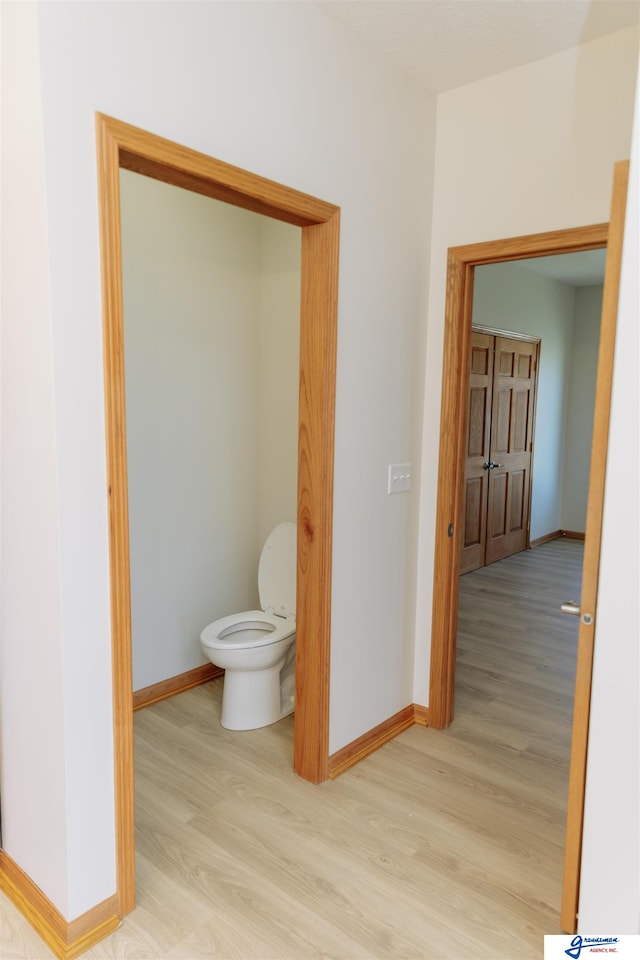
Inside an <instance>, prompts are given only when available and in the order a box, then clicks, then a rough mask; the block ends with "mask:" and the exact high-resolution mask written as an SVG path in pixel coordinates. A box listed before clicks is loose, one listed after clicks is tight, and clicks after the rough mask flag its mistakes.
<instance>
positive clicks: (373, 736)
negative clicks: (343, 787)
mask: <svg viewBox="0 0 640 960" xmlns="http://www.w3.org/2000/svg"><path fill="white" fill-rule="evenodd" d="M414 723H415V713H414V705H413V704H409V706H408V707H404V709H403V710H399V711H398V712H397V713H394V715H393V716H392V717H389V718H388V720H383V721H382V723H379V724H378V725H377V727H373V729H371V730H369V731H368V732H367V733H363V734H362V736H361V737H358V739H357V740H353V741H352V742H351V743H348V744H347V745H346V746H345V747H342V749H341V750H338V751H337V752H336V753H332V754H331V756H330V757H329V776H330V777H331V779H332V780H335V778H336V777H339V776H340V774H341V773H344V772H345V770H348V769H349V767H353V766H355V764H356V763H360V761H361V760H364V758H365V757H368V756H369V754H371V753H373V752H374V751H375V750H378V749H379V747H382V746H384V744H385V743H388V742H389V740H393V738H394V737H397V736H398V734H399V733H402V731H403V730H406V729H407V728H408V727H412V726H413V725H414Z"/></svg>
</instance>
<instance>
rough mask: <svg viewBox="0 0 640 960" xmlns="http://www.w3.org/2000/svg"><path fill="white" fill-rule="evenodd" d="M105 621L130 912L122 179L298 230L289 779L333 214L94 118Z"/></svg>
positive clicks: (311, 560)
mask: <svg viewBox="0 0 640 960" xmlns="http://www.w3.org/2000/svg"><path fill="white" fill-rule="evenodd" d="M96 127H97V130H96V132H97V148H98V188H99V201H100V233H101V259H102V296H103V326H104V356H105V407H106V435H107V473H108V511H109V548H110V580H111V618H112V662H113V710H114V775H115V808H116V884H117V896H118V901H119V913H120V915H121V916H122V915H123V914H125V913H128V912H130V911H131V910H132V909H133V908H134V906H135V847H134V805H133V703H132V658H131V594H130V564H129V520H128V490H127V454H126V416H125V398H124V347H123V306H122V258H121V231H120V182H119V178H120V169H121V168H124V169H126V170H130V171H132V172H135V173H140V174H143V175H145V176H148V177H151V178H153V179H156V180H160V181H163V182H164V183H167V184H172V185H174V186H179V187H183V188H185V189H187V190H191V191H193V192H195V193H200V194H202V195H204V196H208V197H212V198H214V199H216V200H222V201H225V202H227V203H231V204H233V205H235V206H238V207H242V208H244V209H245V210H251V211H253V212H255V213H260V214H263V215H265V216H268V217H272V218H274V219H276V220H281V221H284V222H286V223H290V224H294V225H296V226H299V227H301V228H302V246H301V298H300V300H301V306H300V361H299V363H300V366H299V414H298V479H297V518H296V519H297V587H296V710H295V720H294V761H293V765H294V770H295V771H296V773H298V774H299V775H300V776H301V777H303V778H304V779H306V780H309V781H311V782H313V783H319V782H321V781H322V780H325V779H326V778H327V775H328V747H329V645H330V622H331V559H332V508H333V449H334V423H335V369H336V331H337V292H338V245H339V223H340V210H339V208H338V207H336V206H334V205H333V204H329V203H326V202H325V201H322V200H318V199H316V198H314V197H311V196H308V195H307V194H303V193H300V192H298V191H296V190H292V189H290V188H288V187H285V186H283V185H281V184H278V183H274V182H273V181H270V180H266V179H264V178H262V177H259V176H256V175H255V174H252V173H249V172H247V171H245V170H241V169H239V168H238V167H233V166H230V165H229V164H225V163H222V162H221V161H219V160H215V159H213V158H212V157H209V156H206V155H205V154H202V153H198V152H196V151H193V150H190V149H188V148H186V147H184V146H181V145H180V144H176V143H174V142H172V141H169V140H165V139H163V138H161V137H156V136H154V135H153V134H150V133H148V132H146V131H144V130H140V129H138V128H136V127H133V126H131V125H129V124H126V123H123V122H121V121H118V120H115V119H113V118H110V117H107V116H104V115H103V114H97V116H96Z"/></svg>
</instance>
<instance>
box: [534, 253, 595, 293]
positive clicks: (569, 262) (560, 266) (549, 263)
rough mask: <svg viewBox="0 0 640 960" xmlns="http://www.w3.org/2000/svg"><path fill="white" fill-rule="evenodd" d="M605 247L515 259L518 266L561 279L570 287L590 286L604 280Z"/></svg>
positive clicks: (544, 275) (554, 278)
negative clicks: (550, 255) (551, 255)
mask: <svg viewBox="0 0 640 960" xmlns="http://www.w3.org/2000/svg"><path fill="white" fill-rule="evenodd" d="M606 258H607V251H606V249H604V248H603V249H601V250H583V251H582V252H581V253H561V254H558V255H557V256H554V257H534V258H532V259H529V260H518V261H516V262H517V264H518V266H520V267H526V268H527V269H528V270H533V272H534V273H540V274H542V276H543V277H550V278H551V279H552V280H561V281H562V282H563V283H569V284H571V286H572V287H592V286H594V285H595V284H596V283H603V282H604V265H605V260H606Z"/></svg>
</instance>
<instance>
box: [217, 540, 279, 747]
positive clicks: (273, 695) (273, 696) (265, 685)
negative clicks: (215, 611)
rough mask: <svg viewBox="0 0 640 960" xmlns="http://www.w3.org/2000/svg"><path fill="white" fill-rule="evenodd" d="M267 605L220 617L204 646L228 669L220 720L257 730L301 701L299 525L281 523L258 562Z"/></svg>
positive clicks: (260, 590) (232, 727) (261, 590)
mask: <svg viewBox="0 0 640 960" xmlns="http://www.w3.org/2000/svg"><path fill="white" fill-rule="evenodd" d="M258 593H259V596H260V604H261V606H262V609H261V610H247V611H245V612H244V613H234V614H231V616H228V617H222V619H220V620H214V621H213V623H210V624H209V625H208V626H207V627H205V628H204V630H203V631H202V633H201V634H200V643H201V645H202V650H203V652H204V654H205V656H206V657H208V658H209V660H210V661H211V663H213V664H215V666H217V667H223V668H224V671H225V675H224V686H223V690H222V713H221V717H220V723H221V724H222V726H223V727H226V728H227V729H228V730H255V729H256V728H257V727H266V726H267V725H268V724H270V723H275V722H276V721H277V720H281V719H282V718H283V717H286V716H288V715H289V714H290V713H293V709H294V706H295V639H296V612H295V610H296V608H295V602H296V525H295V523H280V524H278V526H277V527H275V528H274V529H273V530H272V531H271V533H270V534H269V536H268V537H267V539H266V541H265V545H264V547H263V548H262V553H261V555H260V563H259V564H258Z"/></svg>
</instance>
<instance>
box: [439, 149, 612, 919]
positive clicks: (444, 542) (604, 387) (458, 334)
mask: <svg viewBox="0 0 640 960" xmlns="http://www.w3.org/2000/svg"><path fill="white" fill-rule="evenodd" d="M627 179H628V162H621V163H618V164H616V166H615V172H614V181H613V192H612V203H611V219H610V223H609V224H596V225H593V226H587V227H581V228H576V229H572V230H562V231H556V232H553V233H546V234H535V235H531V236H525V237H516V238H510V239H506V240H502V241H492V242H488V243H480V244H474V245H469V246H464V247H455V248H451V249H450V250H449V256H448V277H447V290H448V297H447V304H446V318H445V347H444V360H443V388H442V414H441V431H440V459H439V483H438V500H437V519H436V543H435V565H434V566H435V574H434V600H433V619H432V648H431V667H430V711H431V720H432V725H433V726H435V727H439V728H441V729H442V728H444V727H446V726H448V725H449V724H450V723H451V721H452V720H453V707H454V688H455V654H456V631H457V610H458V591H459V559H460V530H461V525H462V523H461V517H462V514H461V511H462V502H463V501H462V493H463V479H464V472H463V465H464V440H465V434H466V406H467V402H466V397H467V392H468V371H469V356H470V343H471V327H472V318H471V314H472V306H473V285H474V271H475V268H476V267H478V266H480V265H482V264H495V263H500V262H506V261H513V260H523V259H525V258H533V257H544V256H553V255H556V254H561V253H572V252H578V251H581V250H595V249H598V248H602V247H606V248H607V261H606V271H605V282H604V293H603V309H602V320H601V332H600V344H599V351H598V376H597V386H596V400H595V413H594V429H593V443H592V451H591V463H590V477H589V496H588V506H587V521H586V533H585V554H584V569H583V580H582V596H581V606H582V611H583V614H582V617H581V622H580V627H579V635H578V654H577V668H576V685H575V697H574V714H573V726H572V743H571V761H570V771H569V795H568V802H567V829H566V838H565V867H564V885H563V897H562V909H561V924H562V928H563V929H564V930H567V931H568V932H574V931H575V929H576V917H577V904H578V890H579V871H580V854H581V847H582V820H583V809H584V785H585V774H586V751H587V740H588V722H589V704H590V694H591V666H592V662H593V639H594V625H595V608H596V600H597V582H598V566H599V555H600V531H601V525H602V502H603V493H604V475H605V465H606V451H607V436H608V424H609V406H610V396H611V379H612V369H613V346H614V342H615V328H616V318H617V298H618V287H619V278H620V263H621V253H622V238H623V232H624V212H625V203H626V188H627ZM587 611H588V612H587Z"/></svg>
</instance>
